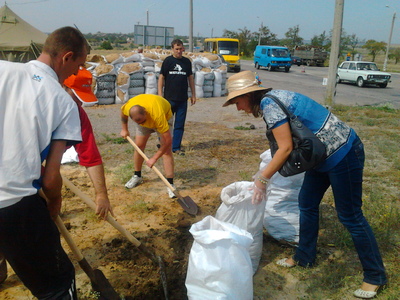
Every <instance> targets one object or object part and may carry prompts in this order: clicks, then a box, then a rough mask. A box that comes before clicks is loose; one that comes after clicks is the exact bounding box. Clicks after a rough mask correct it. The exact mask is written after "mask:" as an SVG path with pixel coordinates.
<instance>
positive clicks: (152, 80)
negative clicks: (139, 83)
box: [144, 72, 157, 95]
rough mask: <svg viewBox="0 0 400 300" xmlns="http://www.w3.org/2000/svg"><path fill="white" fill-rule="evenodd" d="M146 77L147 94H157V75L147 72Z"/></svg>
mask: <svg viewBox="0 0 400 300" xmlns="http://www.w3.org/2000/svg"><path fill="white" fill-rule="evenodd" d="M144 79H145V82H146V90H145V94H153V95H157V77H156V74H154V73H150V72H149V73H146V74H145V75H144Z"/></svg>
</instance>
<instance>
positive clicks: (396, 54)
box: [388, 47, 400, 64]
mask: <svg viewBox="0 0 400 300" xmlns="http://www.w3.org/2000/svg"><path fill="white" fill-rule="evenodd" d="M388 58H389V59H394V61H395V64H397V63H398V61H399V60H400V48H398V47H397V48H394V49H393V48H392V49H390V50H389V55H388Z"/></svg>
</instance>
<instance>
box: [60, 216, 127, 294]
mask: <svg viewBox="0 0 400 300" xmlns="http://www.w3.org/2000/svg"><path fill="white" fill-rule="evenodd" d="M55 223H56V225H57V227H58V230H59V231H60V233H61V235H62V236H63V238H64V239H65V241H66V242H67V244H68V246H69V247H70V248H71V250H72V253H74V255H75V257H76V259H77V260H78V263H79V266H80V267H81V268H82V270H83V271H84V272H85V273H86V275H87V276H88V277H89V279H90V283H91V284H92V288H93V290H94V291H96V292H98V293H100V297H99V298H98V299H103V300H120V299H121V298H120V296H119V295H118V293H117V292H116V291H115V290H114V288H113V287H112V286H111V284H110V282H109V281H108V280H107V278H106V277H105V276H104V274H103V272H102V271H100V270H99V269H93V268H92V267H91V266H90V265H89V263H88V262H87V260H86V258H84V257H83V255H82V253H81V252H80V251H79V249H78V247H77V246H76V244H75V242H74V241H73V240H72V237H71V235H70V234H69V232H68V229H67V228H66V227H65V225H64V223H63V221H62V220H61V218H60V216H57V219H56V220H55Z"/></svg>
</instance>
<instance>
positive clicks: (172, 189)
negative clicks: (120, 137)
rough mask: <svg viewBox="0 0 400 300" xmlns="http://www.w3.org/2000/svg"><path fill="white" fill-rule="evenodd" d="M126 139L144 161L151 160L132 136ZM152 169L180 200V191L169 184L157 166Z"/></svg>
mask: <svg viewBox="0 0 400 300" xmlns="http://www.w3.org/2000/svg"><path fill="white" fill-rule="evenodd" d="M126 139H127V140H128V141H129V143H131V145H132V146H133V147H134V148H135V150H136V151H137V152H138V153H139V154H140V155H141V156H142V157H143V158H144V160H145V161H146V162H147V161H148V160H149V158H148V157H147V156H146V154H145V153H144V152H143V151H142V149H140V148H139V146H138V145H136V143H135V142H134V141H133V140H132V139H131V137H130V136H127V137H126ZM152 169H153V170H154V172H156V173H157V175H158V176H159V177H160V178H161V180H162V181H163V182H164V183H165V185H166V186H167V187H168V188H169V189H170V190H171V191H172V192H173V193H174V194H175V196H177V197H178V198H182V196H181V195H179V193H178V191H177V190H176V189H175V188H174V187H173V186H172V185H171V184H170V183H169V182H168V180H167V179H166V178H165V177H164V175H163V174H162V173H161V172H160V170H158V169H157V167H156V166H153V167H152Z"/></svg>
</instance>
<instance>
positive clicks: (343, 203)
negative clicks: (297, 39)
mask: <svg viewBox="0 0 400 300" xmlns="http://www.w3.org/2000/svg"><path fill="white" fill-rule="evenodd" d="M226 85H227V89H228V97H227V101H226V102H225V103H224V104H223V106H228V105H231V104H235V105H236V107H237V110H243V111H245V112H246V113H251V114H253V116H254V117H263V118H264V121H265V123H266V126H267V128H268V129H271V130H272V133H273V135H274V138H275V139H276V142H277V144H278V150H277V151H276V153H275V155H274V156H273V158H272V160H271V162H270V163H269V164H268V165H267V166H266V167H265V168H264V169H263V170H261V171H259V172H258V173H257V174H256V175H255V176H254V185H253V203H260V202H261V201H262V200H263V199H264V198H265V197H266V185H267V183H268V181H269V179H270V178H271V177H272V175H274V174H275V173H276V172H277V171H278V170H279V169H280V168H281V167H282V165H283V164H284V162H285V161H286V159H287V158H288V156H289V154H290V152H291V151H292V150H293V142H292V134H291V130H290V126H289V123H288V119H287V116H286V114H285V113H284V112H283V110H282V109H281V108H280V107H279V106H278V105H277V104H276V103H275V101H273V100H272V99H271V98H270V97H265V95H266V93H268V94H271V95H273V96H275V97H277V98H279V100H280V101H281V102H282V103H283V104H284V105H285V106H286V107H287V108H288V110H289V111H291V112H292V113H293V114H294V115H296V116H297V117H298V118H299V119H300V120H301V121H302V123H303V124H304V125H306V126H307V127H308V128H309V129H310V130H311V131H313V132H314V133H315V134H316V135H317V137H318V138H319V139H320V140H321V141H322V142H323V143H324V145H325V146H326V152H327V153H326V154H327V158H326V159H325V161H323V162H322V163H321V164H319V165H318V166H317V167H315V168H314V169H311V170H309V171H307V172H306V173H305V176H304V182H303V185H302V187H301V190H300V194H299V208H300V240H299V246H298V248H297V249H296V252H295V254H294V256H293V257H290V258H283V259H281V260H279V261H277V264H278V265H280V266H282V267H286V268H291V267H294V266H296V265H299V266H302V267H311V266H313V265H314V264H315V259H316V252H317V251H316V247H317V238H318V224H319V204H320V202H321V200H322V197H323V196H324V194H325V192H326V190H327V189H328V188H329V187H330V186H331V187H332V191H333V195H334V199H335V207H336V210H337V214H338V217H339V220H340V222H341V223H342V224H343V225H344V226H345V227H346V228H347V230H348V231H349V232H350V234H351V236H352V238H353V242H354V245H355V248H356V250H357V252H358V255H359V258H360V261H361V264H362V267H363V270H364V280H363V283H362V285H361V288H359V289H357V290H356V291H355V292H354V296H356V297H359V298H364V299H369V298H373V297H375V295H376V294H377V290H378V289H379V287H381V286H383V285H385V284H386V283H387V278H386V274H385V268H384V266H383V262H382V258H381V255H380V253H379V249H378V245H377V242H376V240H375V237H374V234H373V232H372V230H371V227H370V226H369V224H368V221H367V220H366V219H365V217H364V215H363V212H362V210H361V206H362V177H363V168H364V160H365V155H364V148H363V144H362V142H361V141H360V139H359V137H358V136H357V134H356V132H355V131H354V130H353V129H352V128H350V127H349V126H348V125H347V124H345V123H344V122H342V121H341V120H339V119H338V118H337V117H336V116H335V115H333V114H332V113H331V112H330V111H329V110H327V109H326V108H324V107H323V106H322V105H320V104H318V103H317V102H316V101H314V100H312V99H310V98H308V97H306V96H304V95H302V94H298V93H295V92H291V91H284V90H272V89H271V88H265V87H262V86H261V85H260V82H259V81H258V79H257V77H256V76H255V74H254V73H253V72H251V71H243V72H240V73H237V74H235V75H233V76H231V77H230V78H229V79H228V80H227V83H226Z"/></svg>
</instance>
